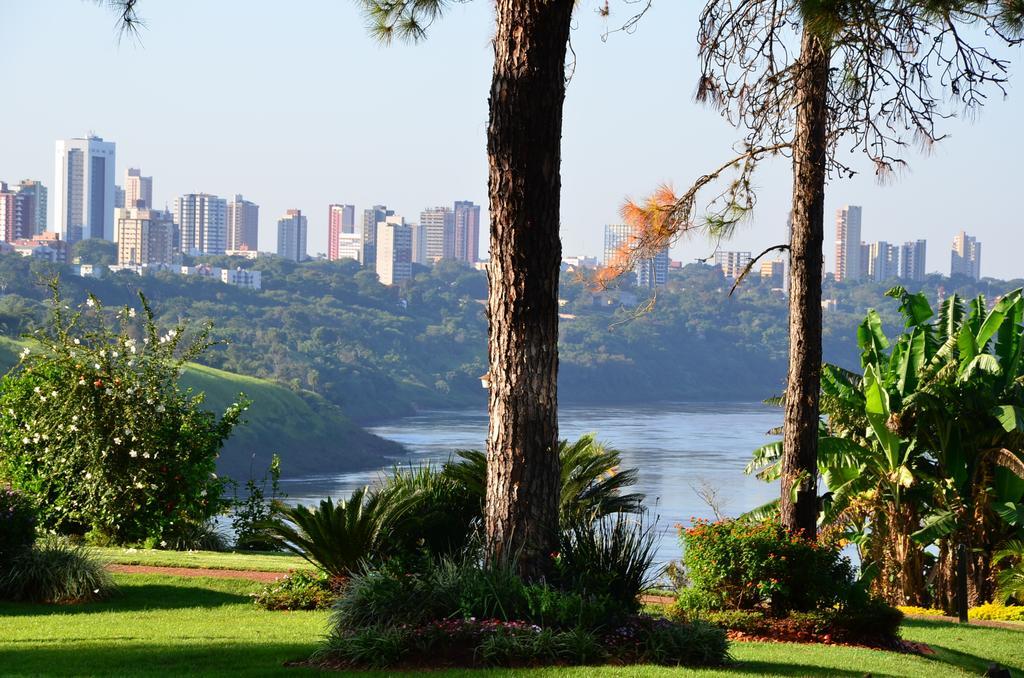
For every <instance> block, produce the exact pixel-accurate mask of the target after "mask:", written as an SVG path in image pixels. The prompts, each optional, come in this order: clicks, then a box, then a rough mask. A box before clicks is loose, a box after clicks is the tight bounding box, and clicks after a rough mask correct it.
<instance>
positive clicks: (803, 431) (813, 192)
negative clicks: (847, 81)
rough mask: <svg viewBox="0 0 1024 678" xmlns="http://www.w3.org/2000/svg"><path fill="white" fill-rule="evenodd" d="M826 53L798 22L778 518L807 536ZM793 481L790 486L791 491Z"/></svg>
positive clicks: (814, 452) (813, 502)
mask: <svg viewBox="0 0 1024 678" xmlns="http://www.w3.org/2000/svg"><path fill="white" fill-rule="evenodd" d="M828 64H829V54H828V50H827V49H826V47H825V45H824V44H823V43H822V41H821V39H820V38H818V37H817V36H816V35H815V34H814V33H813V31H811V30H810V28H809V27H808V26H807V25H806V23H805V25H804V31H803V37H802V38H801V42H800V72H799V74H798V83H797V102H796V129H795V131H794V136H793V214H792V226H791V233H790V257H789V258H790V274H789V376H788V378H787V382H786V415H785V421H784V422H783V437H784V442H783V454H782V495H781V504H780V511H781V514H782V523H783V525H785V526H786V527H788V528H789V529H791V530H794V531H799V532H802V533H803V534H805V535H806V536H808V537H814V536H815V534H816V524H817V517H818V480H817V479H818V414H819V398H820V389H821V265H822V261H821V260H822V240H823V237H824V220H825V169H826V166H825V160H826V138H825V130H826V126H827V124H828V111H827V95H828ZM794 485H798V487H797V488H795V493H794V487H793V486H794Z"/></svg>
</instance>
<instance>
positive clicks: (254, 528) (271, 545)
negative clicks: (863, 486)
mask: <svg viewBox="0 0 1024 678" xmlns="http://www.w3.org/2000/svg"><path fill="white" fill-rule="evenodd" d="M268 481H269V482H270V497H269V498H268V497H267V482H268ZM285 496H286V495H285V494H284V493H283V492H281V457H279V456H278V455H276V454H275V455H273V456H272V457H271V459H270V467H269V468H268V469H267V472H266V473H265V474H264V475H263V479H262V480H261V481H260V482H256V478H255V477H254V476H253V475H252V470H251V469H250V473H249V480H247V481H246V482H245V498H244V499H239V497H238V493H237V486H236V492H235V497H234V500H233V501H232V502H231V503H232V505H233V508H234V510H233V512H232V515H231V530H232V531H233V532H234V533H235V548H237V549H239V550H241V551H274V550H277V547H278V545H277V543H276V542H275V541H274V540H273V539H272V538H269V537H267V536H266V535H265V534H264V533H263V531H262V530H261V529H260V525H262V524H264V523H266V522H267V521H268V520H271V519H272V518H273V510H274V502H276V501H279V500H280V499H283V498H284V497H285Z"/></svg>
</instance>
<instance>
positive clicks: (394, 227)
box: [376, 215, 412, 285]
mask: <svg viewBox="0 0 1024 678" xmlns="http://www.w3.org/2000/svg"><path fill="white" fill-rule="evenodd" d="M376 270H377V278H378V279H380V282H381V284H382V285H394V284H396V283H400V282H402V281H403V280H408V279H409V278H411V277H412V227H411V226H409V225H407V224H406V223H405V220H403V219H402V217H400V216H396V215H390V216H387V217H385V220H384V221H381V222H378V223H377V268H376Z"/></svg>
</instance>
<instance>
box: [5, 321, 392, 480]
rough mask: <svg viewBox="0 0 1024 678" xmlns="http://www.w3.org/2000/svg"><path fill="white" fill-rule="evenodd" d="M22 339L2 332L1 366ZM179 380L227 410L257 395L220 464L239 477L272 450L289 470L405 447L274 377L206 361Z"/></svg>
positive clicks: (312, 469)
mask: <svg viewBox="0 0 1024 678" xmlns="http://www.w3.org/2000/svg"><path fill="white" fill-rule="evenodd" d="M24 345H25V344H24V342H22V341H18V340H14V339H10V338H8V337H0V372H6V371H7V370H8V369H9V368H10V367H11V365H13V364H14V363H16V362H17V359H18V358H17V354H18V352H19V351H21V349H22V348H23V347H24ZM181 381H182V384H183V386H185V387H190V388H193V389H195V390H196V391H203V392H205V393H206V406H207V407H208V408H209V409H211V410H214V411H223V409H224V408H225V407H227V406H228V405H230V404H231V403H232V402H234V401H235V400H236V399H237V398H238V394H239V393H241V392H244V393H245V394H246V395H247V396H249V398H250V400H252V401H253V404H252V407H250V408H249V411H248V412H247V413H246V419H247V420H248V423H246V424H245V425H244V426H240V427H239V428H237V429H236V430H235V434H234V435H233V436H232V437H231V439H230V440H228V442H227V444H226V445H225V448H224V452H223V454H222V455H221V459H220V468H221V470H222V471H224V472H225V473H227V474H229V475H231V476H232V477H235V478H238V479H242V480H244V479H247V478H248V477H249V471H250V468H252V469H253V471H254V472H255V475H256V476H257V477H262V475H263V472H264V471H265V470H266V468H267V466H268V465H269V464H270V457H271V455H272V454H273V453H274V452H277V453H279V454H280V455H281V460H282V472H283V473H284V475H285V476H296V475H302V474H307V473H332V472H340V471H349V470H353V469H356V468H367V467H374V466H380V465H383V460H382V457H383V456H385V455H392V454H398V453H400V452H401V448H400V447H399V446H398V445H397V444H396V443H393V442H391V441H389V440H384V439H383V438H380V437H378V436H375V435H373V434H371V433H368V432H367V431H365V430H363V429H362V428H361V427H359V426H358V425H357V424H355V423H353V422H352V421H351V420H349V419H348V417H346V416H345V415H344V414H342V413H341V412H340V411H339V410H338V409H337V408H334V407H332V406H331V405H330V404H329V403H327V402H326V401H325V400H324V399H323V398H320V397H319V396H316V395H314V394H305V395H304V396H300V395H299V394H296V393H295V392H293V391H290V390H289V389H287V388H284V387H283V386H280V385H278V384H275V383H273V382H271V381H267V380H264V379H255V378H253V377H246V376H242V375H238V374H232V373H230V372H224V371H222V370H217V369H213V368H210V367H204V366H202V365H190V366H189V367H188V369H187V370H186V372H185V375H184V376H183V377H182V380H181ZM253 455H255V459H253Z"/></svg>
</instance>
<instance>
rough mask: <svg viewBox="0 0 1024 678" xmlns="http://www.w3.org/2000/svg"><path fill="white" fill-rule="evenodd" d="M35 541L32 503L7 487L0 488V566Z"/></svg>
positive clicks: (34, 516)
mask: <svg viewBox="0 0 1024 678" xmlns="http://www.w3.org/2000/svg"><path fill="white" fill-rule="evenodd" d="M35 540H36V512H35V506H34V505H33V503H32V501H31V500H30V499H29V498H28V497H26V496H25V495H24V494H22V493H20V492H18V491H16V490H12V489H11V488H9V487H0V564H2V563H4V562H6V561H7V560H8V559H9V558H11V557H13V556H14V554H16V553H18V552H19V551H21V550H22V549H24V548H27V547H29V546H32V544H33V543H35Z"/></svg>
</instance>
